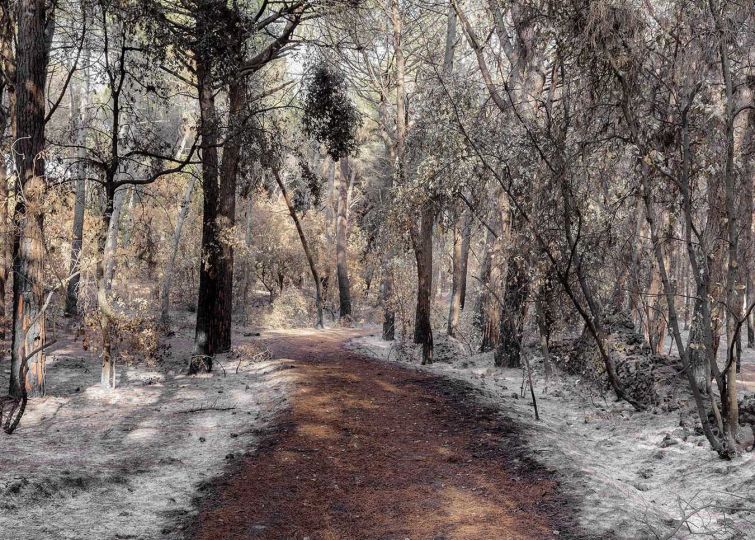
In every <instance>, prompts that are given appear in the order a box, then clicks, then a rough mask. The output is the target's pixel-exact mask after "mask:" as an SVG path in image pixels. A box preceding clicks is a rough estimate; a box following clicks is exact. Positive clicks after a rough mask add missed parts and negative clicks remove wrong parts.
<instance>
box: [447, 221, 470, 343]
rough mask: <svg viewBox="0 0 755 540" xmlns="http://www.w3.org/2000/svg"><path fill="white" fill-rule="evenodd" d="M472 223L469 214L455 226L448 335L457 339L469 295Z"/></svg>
mask: <svg viewBox="0 0 755 540" xmlns="http://www.w3.org/2000/svg"><path fill="white" fill-rule="evenodd" d="M471 232H472V223H471V219H470V216H469V212H467V211H465V212H463V217H462V218H461V219H459V220H457V222H456V223H455V224H454V228H453V236H454V244H453V257H452V258H453V262H452V268H453V270H452V273H451V302H450V306H449V308H448V335H449V336H451V337H456V332H457V330H458V327H459V322H460V320H461V312H462V311H463V310H464V302H465V300H466V294H467V265H468V262H469V243H470V237H471Z"/></svg>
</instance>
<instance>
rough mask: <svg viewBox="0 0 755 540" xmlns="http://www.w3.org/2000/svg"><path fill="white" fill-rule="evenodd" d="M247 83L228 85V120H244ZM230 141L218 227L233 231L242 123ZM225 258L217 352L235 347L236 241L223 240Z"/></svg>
mask: <svg viewBox="0 0 755 540" xmlns="http://www.w3.org/2000/svg"><path fill="white" fill-rule="evenodd" d="M245 99H246V94H245V86H244V81H243V80H242V79H234V80H232V81H231V82H230V84H229V86H228V122H229V124H233V122H241V119H242V116H243V114H244V107H245ZM227 137H228V140H227V141H226V143H225V145H224V146H223V161H222V163H221V169H220V180H221V183H220V193H219V195H220V200H219V205H220V206H219V220H218V229H219V230H220V231H226V232H227V231H231V230H233V227H234V226H235V225H236V184H237V181H238V174H239V159H240V157H241V131H240V129H239V127H238V126H235V127H233V128H231V129H229V133H228V135H227ZM220 249H221V260H220V266H219V267H218V269H217V272H218V283H219V289H218V293H219V294H218V297H217V298H216V301H215V302H214V304H213V318H214V319H215V321H216V323H215V324H216V326H217V332H214V333H213V334H212V335H211V339H213V341H214V342H213V343H212V344H211V346H210V348H211V349H212V350H213V351H214V352H216V353H217V352H227V351H229V350H230V349H231V323H232V315H233V259H234V253H233V244H232V243H230V242H225V241H221V242H220Z"/></svg>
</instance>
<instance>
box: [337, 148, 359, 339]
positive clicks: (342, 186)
mask: <svg viewBox="0 0 755 540" xmlns="http://www.w3.org/2000/svg"><path fill="white" fill-rule="evenodd" d="M354 174H355V173H354V171H353V170H352V169H351V167H350V163H349V159H348V158H347V157H344V158H341V160H340V175H339V177H340V178H339V181H338V209H337V212H336V274H337V276H338V299H339V306H340V310H339V320H340V323H341V325H344V326H351V324H352V323H353V320H352V316H351V288H350V286H349V261H348V244H349V241H348V236H347V233H348V225H349V221H348V219H349V218H348V212H349V191H350V187H351V185H352V183H353V181H354Z"/></svg>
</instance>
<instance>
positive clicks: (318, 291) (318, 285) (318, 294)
mask: <svg viewBox="0 0 755 540" xmlns="http://www.w3.org/2000/svg"><path fill="white" fill-rule="evenodd" d="M273 174H274V175H275V181H276V182H277V183H278V187H279V188H280V190H281V193H282V194H283V200H284V201H285V202H286V208H288V213H289V214H290V215H291V219H293V220H294V225H296V232H297V233H299V240H301V247H302V248H303V249H304V255H306V257H307V262H308V263H309V270H310V272H312V280H313V281H314V282H315V304H316V306H317V324H316V327H317V328H323V327H324V326H325V325H324V324H323V318H322V281H321V280H320V274H319V273H318V271H317V265H316V264H315V258H314V255H313V254H312V250H311V249H310V248H309V242H307V237H306V236H305V234H304V229H303V228H302V226H301V222H300V221H299V216H298V215H296V209H294V205H293V204H292V203H291V199H290V198H289V197H288V191H286V185H285V184H284V183H283V179H282V178H281V177H280V173H279V172H278V171H277V170H274V171H273Z"/></svg>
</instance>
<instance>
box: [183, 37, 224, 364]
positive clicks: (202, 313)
mask: <svg viewBox="0 0 755 540" xmlns="http://www.w3.org/2000/svg"><path fill="white" fill-rule="evenodd" d="M205 33H206V32H203V31H202V30H201V29H200V30H199V34H200V35H204V34H205ZM195 59H196V65H197V67H196V71H197V75H196V76H197V90H198V91H199V112H200V117H199V118H200V129H201V133H202V143H201V151H202V192H203V194H204V201H203V203H202V242H201V247H200V250H201V257H200V261H201V262H200V266H199V292H198V294H197V319H196V330H195V334H194V351H193V354H192V359H191V362H190V365H189V373H190V374H194V373H199V372H201V371H211V370H212V357H213V355H214V354H215V352H216V351H215V350H214V349H213V347H214V346H215V345H216V344H217V338H216V337H215V335H216V334H217V333H218V332H219V331H220V328H219V325H220V321H218V320H216V319H214V318H213V316H214V314H215V313H214V309H213V306H214V304H215V303H216V302H217V301H218V298H219V296H220V289H221V283H220V277H221V274H220V267H221V265H222V264H223V260H222V256H223V250H222V248H221V246H220V234H219V233H220V231H219V230H218V229H219V227H218V197H219V189H218V150H217V148H218V119H217V110H216V107H215V93H214V88H213V84H212V75H211V72H212V63H211V62H210V60H209V59H208V58H205V57H204V53H203V51H201V50H200V51H196V52H195Z"/></svg>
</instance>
